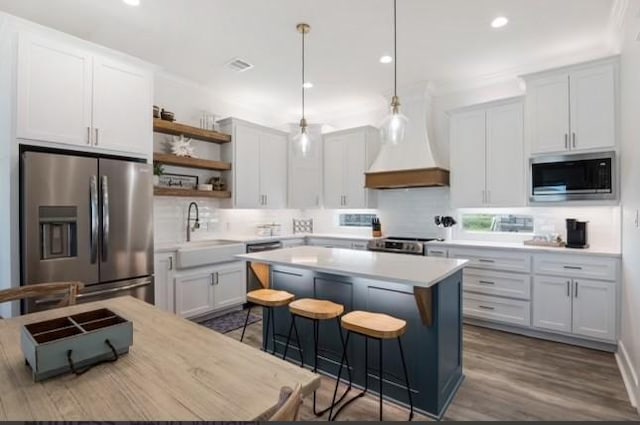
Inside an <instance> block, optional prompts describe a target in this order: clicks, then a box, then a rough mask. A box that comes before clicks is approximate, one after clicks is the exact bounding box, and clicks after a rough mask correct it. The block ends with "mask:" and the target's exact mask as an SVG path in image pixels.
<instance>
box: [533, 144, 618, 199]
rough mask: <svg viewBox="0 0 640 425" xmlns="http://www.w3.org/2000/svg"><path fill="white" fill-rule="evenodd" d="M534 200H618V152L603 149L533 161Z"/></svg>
mask: <svg viewBox="0 0 640 425" xmlns="http://www.w3.org/2000/svg"><path fill="white" fill-rule="evenodd" d="M530 170H531V175H530V184H531V186H530V187H531V192H530V194H529V196H530V200H531V201H532V202H562V201H589V200H613V199H617V196H618V195H617V190H616V186H617V184H616V181H617V179H616V154H615V152H603V153H602V152H601V153H588V154H575V155H562V156H543V157H535V158H532V159H531V160H530Z"/></svg>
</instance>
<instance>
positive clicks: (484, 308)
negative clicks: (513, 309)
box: [478, 305, 495, 310]
mask: <svg viewBox="0 0 640 425" xmlns="http://www.w3.org/2000/svg"><path fill="white" fill-rule="evenodd" d="M478 308H481V309H483V310H495V307H488V306H486V305H479V306H478Z"/></svg>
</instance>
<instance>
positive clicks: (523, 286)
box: [463, 269, 531, 300]
mask: <svg viewBox="0 0 640 425" xmlns="http://www.w3.org/2000/svg"><path fill="white" fill-rule="evenodd" d="M463 287H464V290H465V291H471V292H478V293H481V294H487V295H498V296H501V297H511V298H520V299H523V300H529V299H531V277H530V276H529V275H525V274H518V273H504V272H496V271H491V270H478V269H464V279H463Z"/></svg>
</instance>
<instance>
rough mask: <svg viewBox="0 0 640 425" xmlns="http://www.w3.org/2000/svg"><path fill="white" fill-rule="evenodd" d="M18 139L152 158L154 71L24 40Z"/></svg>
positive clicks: (63, 46) (20, 58) (61, 45)
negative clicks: (101, 149) (149, 154)
mask: <svg viewBox="0 0 640 425" xmlns="http://www.w3.org/2000/svg"><path fill="white" fill-rule="evenodd" d="M17 74H18V75H17V85H18V89H17V129H16V133H17V137H18V138H21V139H29V140H38V141H44V142H53V143H63V144H67V145H76V146H84V147H86V148H89V149H92V148H95V147H98V148H103V149H107V150H111V151H118V152H123V153H136V154H145V153H151V151H152V143H153V133H152V131H153V130H152V115H151V113H150V112H149V111H150V110H151V107H152V104H153V100H152V96H153V77H152V75H151V73H150V72H149V71H147V70H146V69H142V68H140V67H136V66H131V65H128V64H125V63H122V62H120V61H115V60H111V59H107V58H105V57H103V56H100V55H96V54H92V53H90V52H88V51H86V50H83V49H79V48H77V47H75V46H73V45H70V44H64V43H59V42H54V41H50V40H42V39H38V38H37V37H32V36H30V35H28V34H21V35H20V42H19V49H18V73H17Z"/></svg>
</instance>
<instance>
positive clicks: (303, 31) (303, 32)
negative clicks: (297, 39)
mask: <svg viewBox="0 0 640 425" xmlns="http://www.w3.org/2000/svg"><path fill="white" fill-rule="evenodd" d="M305 32H306V31H305V30H304V29H303V30H302V86H301V87H302V119H304V35H305Z"/></svg>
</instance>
